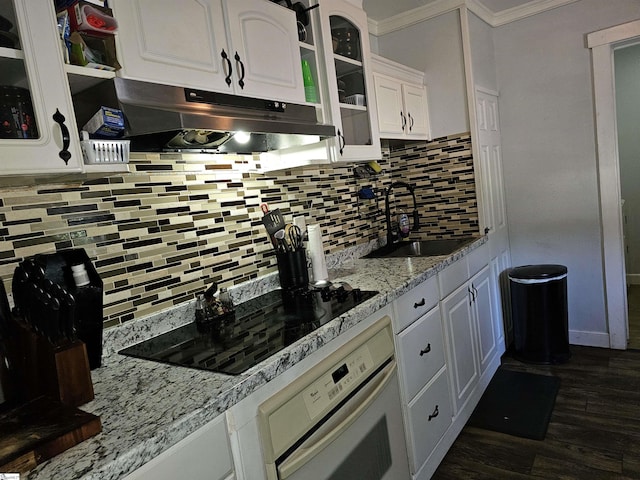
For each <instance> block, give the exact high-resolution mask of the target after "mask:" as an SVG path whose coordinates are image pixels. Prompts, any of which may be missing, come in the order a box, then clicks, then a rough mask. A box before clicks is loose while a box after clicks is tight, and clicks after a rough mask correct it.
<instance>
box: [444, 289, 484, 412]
mask: <svg viewBox="0 0 640 480" xmlns="http://www.w3.org/2000/svg"><path fill="white" fill-rule="evenodd" d="M441 306H442V321H443V324H444V327H445V337H446V341H447V362H448V365H449V368H450V372H449V377H450V379H451V389H452V393H453V401H454V404H455V412H458V411H459V410H460V409H461V408H462V406H463V405H464V403H465V402H466V400H467V399H468V398H469V396H470V395H471V393H472V392H473V388H474V387H475V386H476V384H477V383H478V378H479V368H480V367H479V366H478V361H477V358H478V354H477V353H476V348H477V347H476V342H474V337H475V331H474V328H473V316H472V313H471V295H470V293H469V291H468V287H467V284H464V285H462V286H461V287H459V288H458V289H457V290H456V291H455V292H453V293H452V294H450V295H449V296H447V297H446V298H445V299H444V300H443V301H442V303H441Z"/></svg>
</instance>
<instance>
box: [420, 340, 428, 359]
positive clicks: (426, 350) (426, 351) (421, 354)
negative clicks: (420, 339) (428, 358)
mask: <svg viewBox="0 0 640 480" xmlns="http://www.w3.org/2000/svg"><path fill="white" fill-rule="evenodd" d="M430 351H431V344H430V343H427V347H426V348H425V349H424V350H420V356H423V355H424V354H425V353H429V352H430Z"/></svg>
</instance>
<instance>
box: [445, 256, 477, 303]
mask: <svg viewBox="0 0 640 480" xmlns="http://www.w3.org/2000/svg"><path fill="white" fill-rule="evenodd" d="M467 280H469V263H468V261H467V257H466V256H464V257H462V258H460V259H458V260H456V261H455V262H453V263H452V264H451V265H449V266H447V268H445V269H444V270H442V271H441V272H440V273H438V283H439V286H440V298H445V297H446V296H447V295H449V294H450V293H451V292H453V291H454V290H455V289H456V288H458V287H459V286H460V285H462V284H463V283H464V282H466V281H467Z"/></svg>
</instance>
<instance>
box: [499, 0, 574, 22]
mask: <svg viewBox="0 0 640 480" xmlns="http://www.w3.org/2000/svg"><path fill="white" fill-rule="evenodd" d="M577 1H578V0H535V1H532V2H529V3H527V4H525V5H522V6H520V7H513V8H508V9H507V10H503V11H501V12H499V13H496V14H494V15H493V22H491V23H490V25H491V26H492V27H499V26H501V25H506V24H507V23H511V22H515V21H516V20H521V19H523V18H527V17H531V16H533V15H537V14H539V13H542V12H546V11H547V10H553V9H554V8H558V7H563V6H565V5H569V4H570V3H574V2H577Z"/></svg>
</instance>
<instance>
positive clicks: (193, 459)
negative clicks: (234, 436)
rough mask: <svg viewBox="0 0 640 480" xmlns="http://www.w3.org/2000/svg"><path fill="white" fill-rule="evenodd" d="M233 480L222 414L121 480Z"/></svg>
mask: <svg viewBox="0 0 640 480" xmlns="http://www.w3.org/2000/svg"><path fill="white" fill-rule="evenodd" d="M176 478H184V479H189V480H234V479H235V478H236V477H235V474H234V469H233V459H232V456H231V447H230V445H229V435H228V433H227V422H226V420H225V415H224V414H223V415H220V416H219V417H217V418H216V419H214V420H212V421H211V422H209V423H208V424H207V425H205V426H204V427H202V428H201V429H199V430H196V431H195V432H193V433H192V434H191V435H189V436H188V437H186V438H185V439H183V440H181V441H179V442H178V443H176V444H175V445H174V446H173V447H171V448H169V449H168V450H166V451H164V452H162V453H161V454H160V455H158V456H157V457H156V458H154V459H153V460H151V461H150V462H148V463H145V464H144V465H143V466H142V467H140V468H139V469H138V470H136V471H134V472H133V473H131V474H129V475H127V476H126V477H125V478H124V480H175V479H176Z"/></svg>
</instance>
